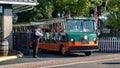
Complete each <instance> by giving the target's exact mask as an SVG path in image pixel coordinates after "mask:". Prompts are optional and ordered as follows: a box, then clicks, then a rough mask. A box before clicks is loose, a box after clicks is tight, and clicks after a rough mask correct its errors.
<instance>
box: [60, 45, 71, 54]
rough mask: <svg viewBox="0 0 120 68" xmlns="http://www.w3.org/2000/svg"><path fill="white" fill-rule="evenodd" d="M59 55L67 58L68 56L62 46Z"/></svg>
mask: <svg viewBox="0 0 120 68" xmlns="http://www.w3.org/2000/svg"><path fill="white" fill-rule="evenodd" d="M60 53H61V55H62V56H68V55H69V52H66V51H65V48H64V46H62V47H61V48H60Z"/></svg>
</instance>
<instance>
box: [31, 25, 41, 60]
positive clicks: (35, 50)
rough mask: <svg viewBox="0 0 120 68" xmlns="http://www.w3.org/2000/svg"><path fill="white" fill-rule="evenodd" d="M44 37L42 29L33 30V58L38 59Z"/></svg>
mask: <svg viewBox="0 0 120 68" xmlns="http://www.w3.org/2000/svg"><path fill="white" fill-rule="evenodd" d="M42 36H43V32H42V30H41V28H38V27H35V28H34V30H33V57H34V58H37V57H38V56H37V54H38V46H39V40H40V37H42Z"/></svg>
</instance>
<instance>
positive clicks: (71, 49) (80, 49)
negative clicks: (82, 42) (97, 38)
mask: <svg viewBox="0 0 120 68" xmlns="http://www.w3.org/2000/svg"><path fill="white" fill-rule="evenodd" d="M98 50H99V49H98V46H76V47H75V46H73V47H69V52H70V53H79V52H90V51H98Z"/></svg>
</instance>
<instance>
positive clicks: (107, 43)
mask: <svg viewBox="0 0 120 68" xmlns="http://www.w3.org/2000/svg"><path fill="white" fill-rule="evenodd" d="M98 47H99V50H100V51H101V52H120V38H115V37H108V38H99V44H98Z"/></svg>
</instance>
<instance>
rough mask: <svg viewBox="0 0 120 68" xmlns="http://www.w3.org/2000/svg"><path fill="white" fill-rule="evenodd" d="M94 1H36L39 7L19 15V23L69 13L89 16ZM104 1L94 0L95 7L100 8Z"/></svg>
mask: <svg viewBox="0 0 120 68" xmlns="http://www.w3.org/2000/svg"><path fill="white" fill-rule="evenodd" d="M94 1H95V0H38V2H39V5H37V6H35V7H34V9H33V10H31V11H28V12H23V13H19V14H18V16H19V21H38V20H40V19H49V18H53V17H58V13H60V14H62V13H63V11H64V12H65V14H67V13H69V12H70V13H71V15H72V16H90V14H89V12H90V10H91V9H93V10H94V8H95V7H94V4H95V2H94ZM103 1H104V0H96V2H97V6H101V4H102V2H103Z"/></svg>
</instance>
